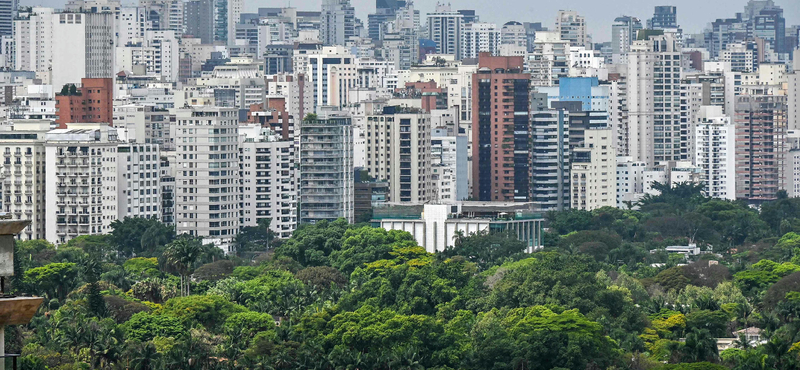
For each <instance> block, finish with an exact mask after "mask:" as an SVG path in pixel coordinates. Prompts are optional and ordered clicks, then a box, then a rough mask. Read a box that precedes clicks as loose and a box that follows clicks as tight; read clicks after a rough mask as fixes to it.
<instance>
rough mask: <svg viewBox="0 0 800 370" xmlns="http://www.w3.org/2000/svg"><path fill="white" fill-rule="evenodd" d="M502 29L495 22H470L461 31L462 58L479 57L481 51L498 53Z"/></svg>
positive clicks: (492, 53)
mask: <svg viewBox="0 0 800 370" xmlns="http://www.w3.org/2000/svg"><path fill="white" fill-rule="evenodd" d="M499 47H500V30H499V29H497V25H496V24H494V23H483V22H479V23H470V24H467V25H465V26H464V28H463V29H462V33H461V47H460V48H459V50H460V51H461V56H460V59H464V58H473V59H474V58H477V57H478V54H480V53H489V54H491V55H498V49H499Z"/></svg>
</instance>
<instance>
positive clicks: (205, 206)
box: [170, 106, 240, 252]
mask: <svg viewBox="0 0 800 370" xmlns="http://www.w3.org/2000/svg"><path fill="white" fill-rule="evenodd" d="M238 127H239V120H238V112H237V110H236V109H235V108H221V107H214V106H194V107H189V108H178V109H176V110H175V125H173V126H172V127H171V128H170V131H171V135H170V136H172V137H173V138H174V139H175V154H176V156H175V157H176V158H175V162H176V168H177V169H176V171H175V172H176V173H175V228H176V232H177V233H178V234H184V233H188V234H189V235H191V236H196V237H200V238H203V242H204V243H214V244H215V245H217V246H218V247H220V248H222V250H224V251H225V252H229V251H230V246H231V242H232V240H233V238H234V236H236V234H237V233H238V231H239V201H240V199H239V195H240V192H239V133H238Z"/></svg>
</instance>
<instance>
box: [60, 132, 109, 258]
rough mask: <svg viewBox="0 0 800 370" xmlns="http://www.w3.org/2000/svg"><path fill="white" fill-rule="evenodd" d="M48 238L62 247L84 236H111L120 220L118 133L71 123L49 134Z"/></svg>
mask: <svg viewBox="0 0 800 370" xmlns="http://www.w3.org/2000/svg"><path fill="white" fill-rule="evenodd" d="M46 139H47V141H46V143H45V157H46V158H47V161H46V162H47V163H46V164H45V184H46V185H45V204H46V208H45V209H46V216H45V234H46V239H47V241H49V242H51V243H55V244H63V243H66V242H68V241H69V240H70V239H72V238H74V237H76V236H79V235H94V234H107V233H109V232H111V227H110V225H111V222H113V221H114V220H117V219H118V218H119V209H118V203H117V197H118V196H119V194H118V193H117V184H118V178H117V176H118V172H117V171H118V170H117V159H118V157H117V156H118V154H117V145H118V144H119V142H118V141H117V130H116V129H115V128H112V127H109V126H108V125H107V124H101V123H98V124H70V125H69V128H65V129H56V130H52V131H50V132H48V133H47V135H46Z"/></svg>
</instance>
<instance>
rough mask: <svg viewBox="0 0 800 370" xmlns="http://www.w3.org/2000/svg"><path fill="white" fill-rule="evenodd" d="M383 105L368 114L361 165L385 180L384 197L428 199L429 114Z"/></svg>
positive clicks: (406, 200)
mask: <svg viewBox="0 0 800 370" xmlns="http://www.w3.org/2000/svg"><path fill="white" fill-rule="evenodd" d="M398 108H399V107H385V108H384V111H383V114H379V115H368V116H367V117H366V125H365V126H364V134H365V136H366V140H367V142H366V150H365V152H366V163H365V169H366V170H367V171H368V173H369V175H370V176H371V177H372V178H374V179H376V180H381V181H382V180H386V181H388V182H389V192H388V199H387V200H388V201H389V202H395V203H397V202H401V203H417V204H419V203H429V202H431V201H433V200H434V199H433V198H434V196H435V194H434V184H433V181H432V177H433V176H432V173H431V115H430V113H425V112H423V111H421V110H416V109H410V108H408V109H402V108H400V109H398Z"/></svg>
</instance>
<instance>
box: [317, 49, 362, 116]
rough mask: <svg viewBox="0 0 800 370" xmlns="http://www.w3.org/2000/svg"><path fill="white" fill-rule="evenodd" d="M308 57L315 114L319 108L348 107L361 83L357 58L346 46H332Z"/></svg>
mask: <svg viewBox="0 0 800 370" xmlns="http://www.w3.org/2000/svg"><path fill="white" fill-rule="evenodd" d="M306 57H307V58H308V65H307V66H306V68H307V69H306V71H305V72H306V76H307V78H308V82H309V85H310V86H306V88H308V89H311V90H312V91H313V97H314V107H313V109H314V111H317V110H318V109H319V107H320V106H333V107H337V108H344V107H346V106H347V104H348V96H349V91H350V89H351V88H353V87H356V86H357V83H358V77H357V75H356V61H355V56H354V55H353V54H350V52H349V51H348V50H347V49H346V48H345V47H343V46H330V47H323V48H322V50H319V52H318V53H315V54H307V55H306ZM307 111H311V110H310V109H307Z"/></svg>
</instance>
